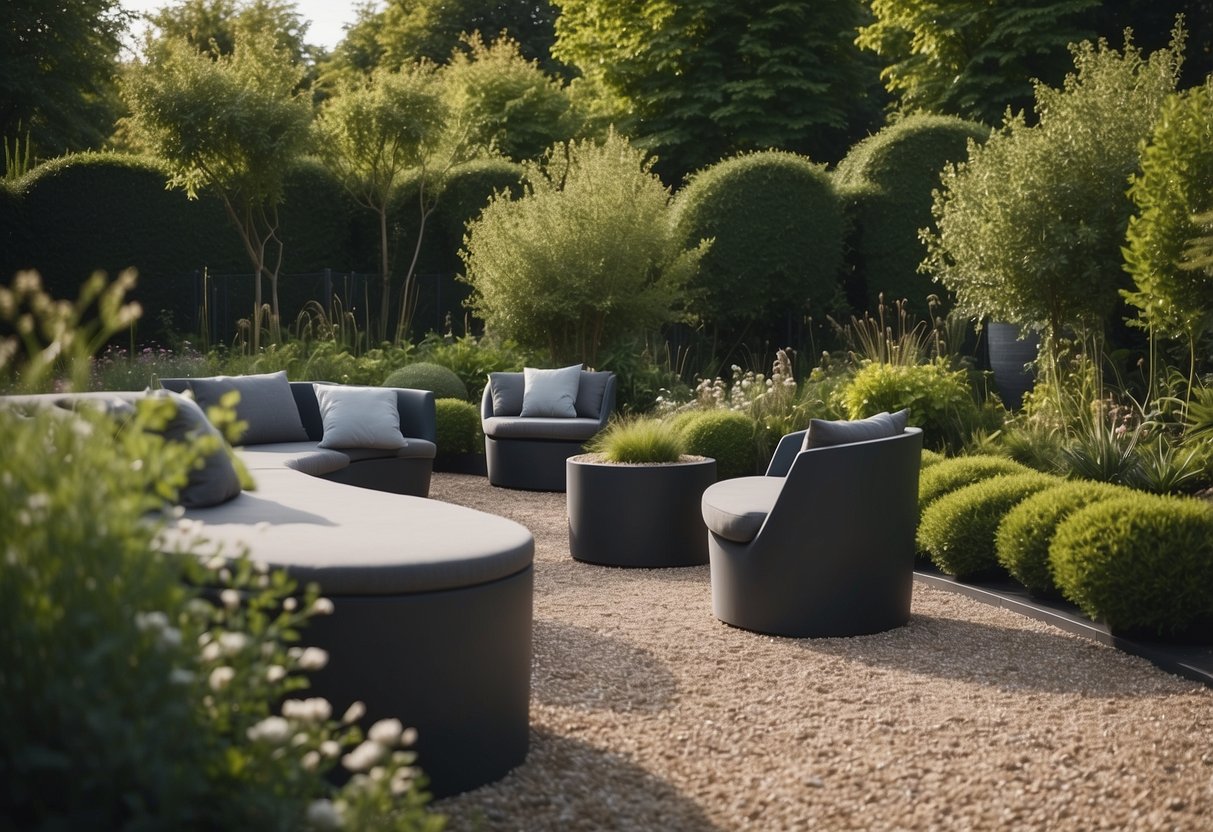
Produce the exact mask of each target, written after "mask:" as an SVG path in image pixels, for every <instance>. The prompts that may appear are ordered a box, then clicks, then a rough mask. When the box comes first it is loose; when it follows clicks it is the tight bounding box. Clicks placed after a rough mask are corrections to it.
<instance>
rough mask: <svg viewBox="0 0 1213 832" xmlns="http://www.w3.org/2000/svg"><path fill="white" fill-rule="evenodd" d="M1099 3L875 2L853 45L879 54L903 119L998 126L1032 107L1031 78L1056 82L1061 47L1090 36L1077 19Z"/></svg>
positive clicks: (1062, 55)
mask: <svg viewBox="0 0 1213 832" xmlns="http://www.w3.org/2000/svg"><path fill="white" fill-rule="evenodd" d="M1096 5H1098V0H1027V2H1017V3H972V2H968V0H872V4H871V7H872V15H873V16H874V17H875V20H874V21H873V22H872V23H871V24H869V25H868V26H864V27H863V28H861V29H860V30H859V37H858V38H857V39H856V43H857V44H859V46H861V47H862V48H864V49H869V50H871V51H873V52H875V53H876V54H877V55H879V56H880V57H881V59H882V63H883V66H884V68H883V69H882V70H881V72H880V77H881V79H882V80H883V81H884V84H885V89H887V90H888V91H889V92H890V93H891V94H892V95H893V96H895V97H896V98H897V104H898V109H899V110H901V111H902V112H905V113H915V112H923V111H925V112H931V113H947V114H950V115H958V116H961V117H963V118H971V119H975V120H977V121H984V122H986V123H987V124H997V123H998V122H999V120H1001V118H1002V115H1003V111H1004V110H1006V109H1007V108H1010V109H1012V110H1022V109H1024V108H1025V107H1026V106H1028V105H1030V104H1031V101H1032V87H1031V83H1032V79H1034V78H1038V79H1042V80H1044V81H1045V82H1046V83H1056V82H1057V81H1060V80H1061V78H1062V76H1063V74H1064V73H1065V70H1066V67H1067V61H1066V46H1067V45H1068V44H1070V43H1074V42H1076V41H1079V40H1083V39H1084V38H1089V37H1090V36H1091V34H1092V33H1091V31H1090V30H1089V29H1087V28H1086V27H1085V26H1084V19H1083V17H1082V13H1083V12H1085V11H1087V10H1088V9H1090V8H1091V7H1093V6H1096Z"/></svg>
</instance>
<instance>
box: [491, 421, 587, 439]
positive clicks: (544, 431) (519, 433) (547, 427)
mask: <svg viewBox="0 0 1213 832" xmlns="http://www.w3.org/2000/svg"><path fill="white" fill-rule="evenodd" d="M482 426H483V427H484V435H485V436H490V437H492V438H493V439H563V440H568V441H572V442H584V441H585V440H587V439H589V438H590V437H592V436H593V435H594V434H596V433H598V430H599V424H598V420H597V419H532V418H529V417H523V416H493V417H491V418H488V419H485V420H484V422H483V423H482Z"/></svg>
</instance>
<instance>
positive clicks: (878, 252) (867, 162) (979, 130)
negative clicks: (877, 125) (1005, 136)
mask: <svg viewBox="0 0 1213 832" xmlns="http://www.w3.org/2000/svg"><path fill="white" fill-rule="evenodd" d="M989 135H990V130H989V128H988V127H985V126H984V125H981V124H978V123H976V122H971V121H965V120H963V119H959V118H955V117H953V116H932V115H915V116H909V117H908V118H904V119H901V120H900V121H898V122H896V123H894V124H891V125H889V126H888V127H886V128H884V129H883V130H881V131H880V132H879V133H876V134H875V135H873V136H869V137H868V138H866V139H864V140H863V141H861V142H859V143H858V144H856V145H855V146H854V147H852V148H851V150H850V152H849V153H847V155H846V157H845V158H843V160H842V161H840V162H839V163H838V167H837V169H836V170H835V171H834V174H833V176H834V184H835V187H836V188H837V189H838V192H839V194H840V197H841V202H842V204H843V206H844V210H845V211H846V214H847V217H848V220H849V222H848V228H849V230H850V235H851V236H850V239H849V240H848V243H849V245H848V250H849V257H850V263H849V266H850V267H851V269H853V272H854V277H853V279H855V280H857V281H858V282H859V283H860V284H861V285H862V287H863V292H862V294H861V295H860V296H863V297H866V299H867V305H868V306H867V308H869V309H874V308H875V307H876V305H877V303H878V302H879V296H880V295H881V293H883V294H884V300H885V302H886V303H888V304H892V303H893V302H894V301H896V300H898V299H900V298H905V299H906V301H907V302H908V304H909V308H910V309H911V311H912V312H914V313H915V314H916V315H917V316H918V317H920V318H921V317H925V316H926V314H927V312H928V310H927V296H928V295H930V294H933V293H934V294H938V293H940V292H941V289H940V287H938V286H937V285H936V284H934V283H932V282H931V278H930V276H929V275H924V274H919V273H918V264H919V263H921V262H922V260H923V258H924V257H925V256H926V249H925V247H924V246H923V244H922V243H921V242H920V241H919V239H918V230H919V229H920V228H926V227H928V226H930V225H931V223H932V220H931V191H932V190H934V189H936V188H938V187H939V186H940V182H939V174H940V172H941V171H942V170H943V168H944V166H945V165H946V164H948V163H949V162H961V161H964V160H965V159H966V158H968V141H969V140H970V139H972V140H974V141H978V142H981V141H985V140H986V139H987V138H988V137H989ZM854 294H860V293H858V292H855V293H853V295H854Z"/></svg>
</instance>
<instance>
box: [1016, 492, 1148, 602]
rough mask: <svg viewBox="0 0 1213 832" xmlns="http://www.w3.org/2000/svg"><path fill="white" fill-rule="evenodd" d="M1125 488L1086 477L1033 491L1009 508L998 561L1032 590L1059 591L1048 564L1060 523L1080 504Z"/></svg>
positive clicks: (1080, 505)
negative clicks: (1050, 545)
mask: <svg viewBox="0 0 1213 832" xmlns="http://www.w3.org/2000/svg"><path fill="white" fill-rule="evenodd" d="M1127 493H1130V492H1127V491H1126V490H1125V489H1123V488H1117V487H1115V486H1111V485H1107V484H1106V483H1099V482H1089V481H1086V480H1082V481H1075V482H1063V483H1061V484H1059V485H1057V486H1054V487H1053V488H1046V489H1045V490H1044V491H1041V492H1039V493H1037V494H1033V495H1032V496H1031V497H1028V498H1027V499H1026V500H1024V501H1023V502H1021V503H1020V504H1019V505H1017V506H1015V508H1013V509H1011V510H1010V511H1009V512H1007V516H1006V517H1005V518H1003V521H1002V525H1001V526H999V527H998V535H997V538H996V539H995V542H994V551H995V554H997V555H998V562H999V563H1001V564H1002V565H1003V567H1004V568H1005V569H1006V570H1007V571H1008V572H1010V573H1011V577H1013V578H1014V579H1015V580H1017V581H1019V582H1020V583H1021V584H1023V585H1024V586H1025V587H1027V588H1028V589H1030V590H1032V591H1033V592H1038V593H1040V594H1042V595H1056V594H1058V592H1059V591H1058V589H1057V584H1056V583H1055V582H1054V581H1053V571H1052V569H1051V568H1050V566H1049V544H1050V543H1052V541H1053V536H1054V535H1055V534H1056V533H1057V527H1058V526H1060V525H1061V523H1062V522H1063V521H1064V520H1065V519H1066V518H1067V517H1069V516H1070V515H1071V514H1073V513H1074V512H1076V511H1078V510H1079V509H1081V508H1085V507H1086V506H1089V505H1091V504H1092V503H1096V502H1099V501H1100V500H1108V499H1111V498H1113V497H1116V496H1121V495H1124V494H1127Z"/></svg>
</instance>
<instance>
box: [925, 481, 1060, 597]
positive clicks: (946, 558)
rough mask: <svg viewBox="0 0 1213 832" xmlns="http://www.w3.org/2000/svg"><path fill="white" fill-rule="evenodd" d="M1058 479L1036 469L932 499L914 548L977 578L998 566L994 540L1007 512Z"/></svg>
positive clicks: (949, 569) (946, 567)
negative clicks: (933, 500)
mask: <svg viewBox="0 0 1213 832" xmlns="http://www.w3.org/2000/svg"><path fill="white" fill-rule="evenodd" d="M1058 482H1059V480H1058V479H1057V478H1056V477H1053V476H1050V475H1048V474H1041V473H1037V472H1035V471H1033V472H1031V473H1027V474H1011V475H1003V476H997V477H992V478H990V479H986V480H983V481H982V482H976V483H973V484H972V485H966V486H965V487H964V488H960V489H957V490H956V491H953V492H952V493H951V494H946V495H944V496H942V497H940V498H939V499H938V500H936V501H935V502H933V503H932V504H931V505H930V507H929V508H927V509H926V511H924V512H923V513H922V520H921V521H920V522H919V524H918V548H919V549H920V550H922V551H925V552H926V553H927V554H928V555H929V556H930V558H931V561H932V562H933V563H934V564H935V565H936V566H938V567H939V568H940V569H942V570H943V571H944V572H947V573H948V574H949V575H954V576H956V577H958V578H972V577H978V576H980V575H982V574H983V573H986V572H989V571H991V570H994V569H996V568H997V567H998V557H997V556H996V555H995V552H994V538H995V535H996V534H997V532H998V526H999V524H1000V523H1002V521H1003V518H1004V517H1005V516H1006V514H1007V512H1008V511H1010V510H1011V509H1012V508H1014V507H1015V506H1016V505H1018V504H1019V503H1020V501H1022V500H1023V499H1024V498H1025V497H1028V496H1030V495H1032V494H1035V493H1037V492H1039V491H1043V490H1044V489H1046V488H1048V487H1050V486H1052V485H1055V484H1057V483H1058Z"/></svg>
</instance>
